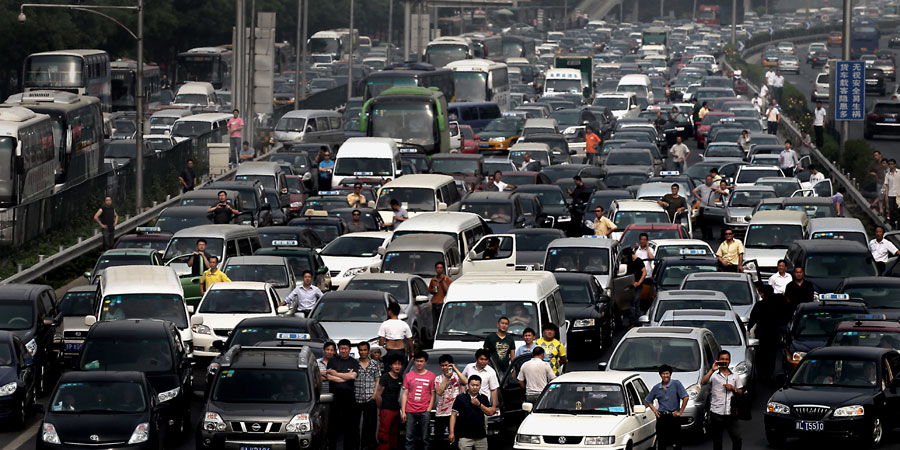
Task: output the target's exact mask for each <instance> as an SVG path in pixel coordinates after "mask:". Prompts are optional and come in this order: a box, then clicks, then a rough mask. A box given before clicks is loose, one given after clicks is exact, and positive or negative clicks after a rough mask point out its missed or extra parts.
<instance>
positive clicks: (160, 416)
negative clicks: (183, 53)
mask: <svg viewBox="0 0 900 450" xmlns="http://www.w3.org/2000/svg"><path fill="white" fill-rule="evenodd" d="M869 3H870V6H871V4H872V3H873V2H869ZM880 3H885V5H887V2H880ZM894 9H895V10H896V7H894ZM698 14H699V15H698V16H697V17H698V18H697V19H696V20H692V19H691V18H690V17H688V18H686V19H667V20H665V21H663V20H656V21H653V22H652V23H649V22H648V23H625V22H607V21H602V20H590V21H589V20H587V18H586V17H581V18H580V20H578V21H573V26H572V27H570V28H568V29H565V30H560V31H540V30H536V29H535V27H533V26H529V25H526V24H515V25H514V26H513V27H511V28H506V29H500V28H497V27H486V28H485V30H484V31H476V32H470V33H465V34H461V35H447V36H441V37H439V38H436V39H433V40H431V41H430V42H428V43H427V45H426V46H423V47H422V48H421V49H419V50H418V51H416V52H415V53H411V54H409V55H405V56H406V57H404V56H403V55H400V53H401V49H398V48H397V47H395V46H393V45H392V44H389V43H380V44H379V43H377V42H375V43H373V42H372V41H371V39H369V38H368V37H365V36H361V37H358V36H354V32H355V30H353V31H348V30H346V29H344V30H324V31H319V32H317V33H315V34H313V35H312V37H311V38H310V40H309V42H308V47H309V51H310V52H311V57H310V58H309V61H307V62H306V63H305V64H306V66H307V70H308V71H309V72H310V73H311V74H312V76H310V77H309V78H308V79H307V78H306V77H305V76H304V79H305V80H306V81H307V86H300V88H299V89H298V90H300V91H302V93H301V96H303V97H305V96H307V95H310V96H312V95H315V94H316V93H317V92H324V91H327V90H329V89H336V88H338V87H340V86H344V88H343V89H344V90H345V91H346V89H347V88H346V83H347V76H346V75H347V70H348V64H347V63H348V61H349V60H350V59H352V67H353V69H352V70H357V71H358V75H354V76H353V78H357V79H356V81H355V82H357V83H358V85H359V90H358V92H356V91H354V92H355V93H356V95H359V96H354V97H351V98H350V99H349V100H348V101H346V102H345V104H344V105H343V106H342V107H341V108H340V109H335V110H330V109H319V110H315V109H296V110H292V111H290V112H288V113H286V114H284V115H283V116H281V117H280V118H278V119H277V120H274V119H273V123H274V127H273V131H272V133H271V134H270V135H269V136H266V138H264V139H250V142H246V141H244V142H242V141H243V139H242V138H241V137H240V136H241V134H240V133H241V130H242V128H243V127H244V126H245V125H244V122H243V120H241V118H239V115H238V111H237V110H234V111H233V114H232V108H231V105H230V104H229V103H228V102H229V101H230V100H228V99H229V97H228V91H227V86H226V88H222V87H221V86H213V84H212V82H211V81H212V80H211V79H210V80H206V81H203V79H202V78H198V79H197V80H196V81H188V80H182V79H176V82H175V83H173V85H172V86H171V88H170V89H171V90H165V91H164V92H163V91H161V92H162V93H163V94H164V93H165V92H168V93H169V94H171V96H172V98H171V99H170V100H168V101H164V102H163V104H165V103H169V104H170V105H169V106H168V107H165V108H160V109H158V110H157V111H156V112H154V113H153V114H152V115H151V116H149V117H150V118H149V125H150V126H149V127H148V128H149V129H150V131H149V132H148V133H147V134H146V135H145V136H144V138H145V142H147V143H148V144H146V145H149V146H152V148H151V149H150V150H149V151H151V152H153V151H156V152H165V151H167V150H168V149H171V148H172V147H173V146H175V145H178V144H179V143H180V142H182V141H184V140H186V139H191V138H192V137H196V136H199V135H201V134H203V133H209V132H212V133H216V130H217V129H218V130H219V132H220V136H218V138H219V139H221V140H222V142H223V143H228V146H229V149H228V154H229V159H230V161H229V163H228V164H227V166H228V167H227V169H229V172H228V175H227V176H225V177H222V178H217V179H215V180H213V181H209V182H206V181H204V180H203V179H204V177H202V176H201V177H198V176H197V174H195V172H194V165H193V161H180V162H179V163H178V166H179V168H178V172H179V173H178V175H177V179H178V183H179V185H180V187H181V190H182V191H183V193H182V194H181V196H180V197H179V200H178V201H177V202H176V203H174V204H173V205H171V206H167V207H165V208H162V209H161V210H160V212H159V213H158V215H157V217H156V218H154V219H153V220H151V221H149V222H148V223H145V224H143V226H140V227H136V228H134V229H133V230H131V229H129V230H128V233H127V234H125V235H124V236H119V237H116V236H115V234H114V233H113V232H112V230H113V229H115V227H116V226H117V224H121V223H122V222H123V221H124V211H122V210H121V209H119V210H118V211H117V210H116V205H114V204H113V203H112V200H111V198H110V197H107V199H106V200H105V203H103V204H100V205H99V206H98V208H99V209H97V210H96V214H94V215H93V221H92V222H91V225H92V226H95V227H96V228H97V229H98V230H99V232H101V233H102V234H103V244H104V248H103V251H102V253H101V254H100V256H99V258H98V259H97V260H96V261H95V262H94V263H92V264H90V265H89V266H85V267H78V268H77V270H78V273H79V274H80V273H81V272H82V271H83V272H84V274H83V275H84V276H83V277H81V278H79V279H77V280H74V281H72V282H69V283H67V284H66V286H65V287H64V288H62V289H54V288H52V287H50V286H48V285H43V284H4V285H0V322H3V323H4V325H0V418H3V419H4V431H5V432H4V433H3V434H4V435H6V436H5V437H3V439H4V440H3V441H2V442H0V444H2V445H7V443H9V444H8V445H7V446H6V447H3V450H7V449H9V450H11V449H13V448H22V447H23V446H26V445H27V446H31V445H33V446H34V447H35V448H38V449H76V448H77V449H84V448H96V449H101V448H102V449H113V448H127V449H160V448H196V449H198V450H209V449H236V450H282V449H307V448H311V449H329V450H332V449H335V448H337V447H338V446H342V448H344V449H345V450H356V449H365V450H374V449H376V448H377V449H379V450H393V449H398V448H401V447H404V448H406V449H409V450H414V449H423V450H428V449H429V448H432V449H439V450H441V449H452V448H459V449H460V450H468V449H477V450H484V449H487V448H489V447H490V448H504V449H521V450H538V449H558V448H566V447H567V446H568V447H577V448H586V447H587V448H595V447H596V448H614V449H628V450H637V449H664V448H667V447H672V448H674V449H680V448H682V447H684V448H713V449H716V450H718V449H721V448H723V445H728V444H729V443H730V445H731V446H732V447H731V448H735V449H739V448H741V446H742V445H743V446H746V447H748V448H763V447H773V448H777V447H783V446H787V445H801V446H803V447H806V446H808V445H823V444H824V446H825V447H824V448H830V447H831V446H832V445H837V444H831V441H832V440H835V439H836V440H838V441H840V442H842V444H840V445H842V446H843V445H850V446H862V447H865V448H874V447H878V446H882V447H884V448H890V447H893V446H897V445H898V443H900V439H898V436H900V435H898V434H897V432H896V430H895V427H897V426H898V425H900V421H898V418H900V413H898V411H900V393H898V387H900V353H898V350H900V278H898V277H900V266H898V264H900V258H898V256H900V251H898V247H900V232H897V231H890V227H885V226H882V225H881V224H877V223H873V222H872V220H870V219H869V217H868V216H864V215H862V214H857V216H854V212H858V210H859V209H860V208H868V207H869V205H868V204H864V205H855V204H854V203H853V202H854V200H852V199H851V196H850V194H849V193H848V192H847V188H849V186H848V187H844V186H843V185H841V184H840V183H839V182H838V180H833V179H831V178H829V174H828V173H827V170H826V169H825V167H824V165H823V164H820V163H819V161H817V160H816V156H815V154H811V152H810V146H811V145H813V144H811V143H810V142H809V140H808V139H807V140H806V141H804V140H802V139H797V138H794V137H793V135H792V134H791V132H790V130H789V129H788V127H787V125H785V123H784V122H783V119H782V117H781V110H780V106H779V104H781V103H784V102H787V101H789V98H788V97H787V96H784V97H782V92H781V87H780V85H779V84H778V80H777V79H776V78H775V77H781V79H780V83H781V86H783V83H784V79H783V77H782V76H781V75H780V74H778V75H775V74H773V75H772V82H769V83H768V84H770V85H771V86H772V87H769V86H753V85H752V83H750V82H749V81H748V80H747V79H746V78H745V77H742V76H741V75H742V74H741V73H740V71H739V70H735V68H733V67H732V66H730V65H728V64H727V63H726V61H725V58H724V55H725V52H726V44H727V43H728V41H729V39H730V33H731V27H730V25H728V26H726V25H720V23H719V22H720V17H719V10H718V7H712V6H709V5H700V7H699V10H698ZM804 17H805V16H804V14H800V13H797V14H794V13H789V14H787V15H784V16H782V15H779V16H773V15H764V16H759V15H757V14H755V13H749V12H748V13H746V14H745V15H744V24H743V25H742V27H743V30H747V31H748V32H752V31H754V30H767V29H769V28H770V27H776V28H777V27H783V26H786V24H790V23H793V22H795V21H796V22H799V21H802V20H804ZM787 26H790V25H787ZM356 40H358V42H357V43H356V44H355V45H354V44H353V43H352V42H353V41H356ZM362 43H366V44H365V45H362ZM782 44H784V45H782ZM201 50H202V49H201ZM814 50H816V49H812V48H810V57H809V58H807V59H808V61H805V62H803V63H801V62H800V61H799V60H800V59H802V58H798V56H796V55H795V48H794V46H793V44H792V43H790V42H786V43H780V44H778V45H777V46H772V47H770V48H768V49H765V50H764V51H763V55H762V58H761V61H760V62H761V64H762V65H764V66H765V65H769V64H770V62H767V61H770V60H775V61H777V68H778V69H779V71H792V70H797V71H799V68H797V69H794V68H792V67H793V66H791V63H794V64H798V65H799V64H804V63H807V64H808V63H809V62H810V61H811V62H812V64H813V65H817V64H820V63H821V62H822V61H819V60H818V59H817V58H820V57H821V55H819V53H820V52H819V51H818V50H816V51H815V52H814ZM80 52H89V51H80ZM824 53H827V52H824ZM104 54H105V53H104ZM770 56H771V58H770ZM57 57H58V56H57ZM30 61H31V62H29V63H28V64H27V68H26V71H28V70H33V73H38V72H39V71H40V70H44V69H41V67H44V66H46V65H48V64H51V63H49V62H46V61H44V60H40V59H39V58H35V59H33V60H30ZM185 61H190V60H189V59H186V60H185ZM223 61H224V59H223ZM106 64H107V65H109V64H110V62H109V58H108V57H107V59H106ZM112 64H113V65H114V66H115V65H116V64H117V63H116V62H113V63H112ZM292 67H294V62H291V63H289V64H286V65H284V66H283V68H282V72H281V73H280V74H277V75H276V76H275V83H274V84H275V86H274V102H275V105H276V107H277V106H282V105H290V104H293V103H294V102H296V101H299V99H296V98H294V92H295V91H294V88H295V87H296V85H297V84H298V83H300V81H299V80H298V74H297V73H296V72H291V70H292V69H288V68H292ZM297 67H299V65H298V66H297ZM773 67H774V66H773ZM30 74H32V72H27V73H26V80H27V79H29V78H28V77H29V76H30ZM342 74H343V75H342ZM341 77H343V79H341ZM767 77H768V76H767ZM768 81H769V80H767V82H768ZM760 89H764V90H765V92H762V93H761V92H760V91H759V90H760ZM162 96H163V97H164V96H165V95H162ZM39 97H42V98H43V99H44V100H43V101H41V100H39V99H38V98H39ZM76 97H78V96H75V95H74V94H70V93H67V92H61V91H54V90H51V89H50V88H48V87H46V86H44V87H42V88H41V90H37V88H36V89H35V90H30V91H26V92H24V93H22V94H17V95H14V96H12V97H10V98H9V99H8V100H7V101H6V103H5V104H3V105H0V157H3V155H4V152H7V153H8V152H9V151H11V149H14V148H18V150H19V152H22V151H23V150H22V149H23V143H22V142H19V147H14V146H13V147H9V148H8V149H7V147H4V145H5V144H6V143H7V141H8V142H9V143H13V145H15V143H14V139H15V136H16V135H15V134H14V135H13V136H14V137H13V138H6V137H4V136H5V134H4V130H6V129H7V128H6V127H7V126H12V125H11V124H17V123H18V124H20V125H21V124H24V125H22V126H28V127H31V128H27V130H30V131H28V132H29V133H32V132H33V133H39V132H41V130H44V131H45V132H47V133H50V131H49V130H50V129H51V127H50V125H49V124H50V123H51V122H52V123H53V124H54V126H55V124H56V122H53V120H54V119H52V117H53V116H52V113H50V112H48V111H47V108H51V106H47V104H48V103H49V104H63V103H75V102H79V101H80V102H83V103H89V104H91V105H94V106H91V108H94V110H95V111H99V105H98V104H94V103H92V102H95V100H96V99H93V97H82V98H83V100H77V99H76ZM48 99H49V100H48ZM91 99H93V100H91ZM761 99H762V100H761ZM826 100H827V99H826ZM42 102H43V103H42ZM198 107H199V108H200V110H203V108H212V110H214V111H213V112H210V111H212V110H210V109H207V110H203V111H200V112H198ZM40 108H44V109H40ZM204 111H205V112H204ZM829 111H830V110H829ZM195 113H196V114H195ZM44 114H51V116H50V117H51V118H49V119H47V118H46V116H44ZM113 114H116V113H113ZM104 116H106V122H108V123H109V124H111V129H110V130H109V131H111V133H109V132H107V134H110V135H111V137H110V138H109V139H107V141H106V142H105V143H104V144H103V147H104V148H105V154H104V157H105V164H107V165H110V166H111V167H122V166H125V165H128V164H132V163H133V160H134V158H135V155H136V154H137V153H138V152H137V151H136V150H135V148H136V147H135V140H134V134H135V133H138V132H140V131H139V130H140V129H141V127H140V126H138V127H136V126H135V122H134V119H133V118H132V117H131V116H128V115H127V114H126V115H115V116H110V115H109V114H108V113H105V114H104ZM829 120H830V119H829ZM35 124H36V125H35ZM210 124H212V125H210ZM98 126H99V124H98ZM41 127H43V128H41ZM204 127H205V128H204ZM17 129H19V128H17ZM21 129H24V128H21ZM210 130H212V131H210ZM100 133H101V134H102V133H103V131H100ZM245 136H246V134H245ZM248 138H249V137H248ZM68 139H69V140H71V139H73V136H72V134H71V133H70V134H69V136H68ZM75 139H76V140H77V139H78V137H77V136H76V137H75ZM235 139H237V140H235ZM5 140H6V141H5ZM792 140H793V142H792ZM28 145H29V144H28V143H27V142H25V143H24V146H25V151H27V152H34V155H32V156H33V158H31V159H34V160H36V159H37V158H38V156H39V153H38V152H40V151H41V149H40V148H33V149H28V148H27V146H28ZM38 147H40V145H38ZM4 149H6V150H4ZM20 154H21V153H20ZM29 155H31V153H29ZM26 160H27V159H26ZM17 161H18V160H17ZM54 161H55V159H54ZM27 164H28V163H27V162H26V165H27ZM890 164H895V163H894V162H893V161H891V162H890ZM879 165H880V163H879ZM817 166H818V167H817ZM889 170H890V171H889V172H888V176H886V177H883V179H884V185H883V187H882V186H879V187H880V188H882V189H887V190H888V191H889V192H894V191H893V190H894V189H898V190H900V185H898V186H897V187H895V186H894V185H893V184H892V183H895V182H896V183H900V176H897V177H896V178H893V173H894V172H893V171H894V170H896V169H895V168H894V167H893V166H891V168H890V169H889ZM73 173H74V172H68V174H69V176H72V174H73ZM882 173H883V172H882ZM0 178H3V176H2V174H0ZM50 178H53V177H52V176H50ZM51 181H52V180H51ZM56 181H57V183H59V182H60V181H59V179H57V180H56ZM882 192H884V191H882ZM845 195H846V197H845ZM885 195H889V194H885ZM885 198H888V197H887V196H886V197H885ZM890 198H891V201H896V197H890ZM845 200H846V203H845ZM94 203H97V202H93V203H90V204H91V205H92V206H91V208H93V207H94V206H93V204H94ZM896 208H897V206H896V205H893V209H894V210H896ZM92 211H93V209H92ZM120 216H122V217H121V218H120ZM76 261H78V260H76ZM82 261H83V260H82ZM726 435H727V437H726ZM20 436H21V437H22V439H17V438H18V437H20ZM0 437H2V436H0ZM14 439H15V442H12V440H14ZM10 442H11V443H10ZM723 442H724V444H723Z"/></svg>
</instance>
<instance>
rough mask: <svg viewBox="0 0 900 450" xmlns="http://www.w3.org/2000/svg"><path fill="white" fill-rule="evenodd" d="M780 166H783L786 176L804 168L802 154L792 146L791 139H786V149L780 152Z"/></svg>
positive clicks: (782, 169)
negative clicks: (801, 161)
mask: <svg viewBox="0 0 900 450" xmlns="http://www.w3.org/2000/svg"><path fill="white" fill-rule="evenodd" d="M778 167H781V171H782V172H784V176H786V177H792V176H794V172H795V171H797V172H799V171H801V170H803V167H800V156H798V155H797V152H795V151H794V149H792V148H791V141H784V150H782V151H781V153H779V154H778Z"/></svg>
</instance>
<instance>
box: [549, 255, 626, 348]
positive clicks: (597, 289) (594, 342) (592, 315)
mask: <svg viewBox="0 0 900 450" xmlns="http://www.w3.org/2000/svg"><path fill="white" fill-rule="evenodd" d="M553 275H554V276H555V277H556V282H557V283H558V284H559V292H560V294H562V299H563V305H564V306H565V309H566V319H568V320H570V321H571V322H572V325H570V326H569V331H568V338H569V340H568V345H569V347H570V348H571V347H578V348H579V349H583V351H586V352H594V353H599V351H600V350H601V348H602V349H606V348H609V346H610V344H612V341H613V333H614V332H615V327H616V323H615V318H616V316H617V315H616V314H613V309H612V302H611V301H610V300H609V296H608V295H607V294H606V293H605V292H604V289H603V286H601V285H600V282H599V281H597V278H596V277H594V275H592V274H589V273H570V272H554V273H553Z"/></svg>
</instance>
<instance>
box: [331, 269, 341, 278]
mask: <svg viewBox="0 0 900 450" xmlns="http://www.w3.org/2000/svg"><path fill="white" fill-rule="evenodd" d="M328 273H329V274H330V275H331V276H332V277H336V276H338V275H340V274H341V271H340V270H332V271H330V272H328Z"/></svg>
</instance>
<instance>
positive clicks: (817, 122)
mask: <svg viewBox="0 0 900 450" xmlns="http://www.w3.org/2000/svg"><path fill="white" fill-rule="evenodd" d="M827 116H828V113H827V112H826V111H825V108H824V107H823V106H822V102H818V101H817V102H816V109H815V111H813V132H814V133H815V135H816V148H818V149H820V150H821V149H822V146H823V145H825V117H827Z"/></svg>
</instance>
